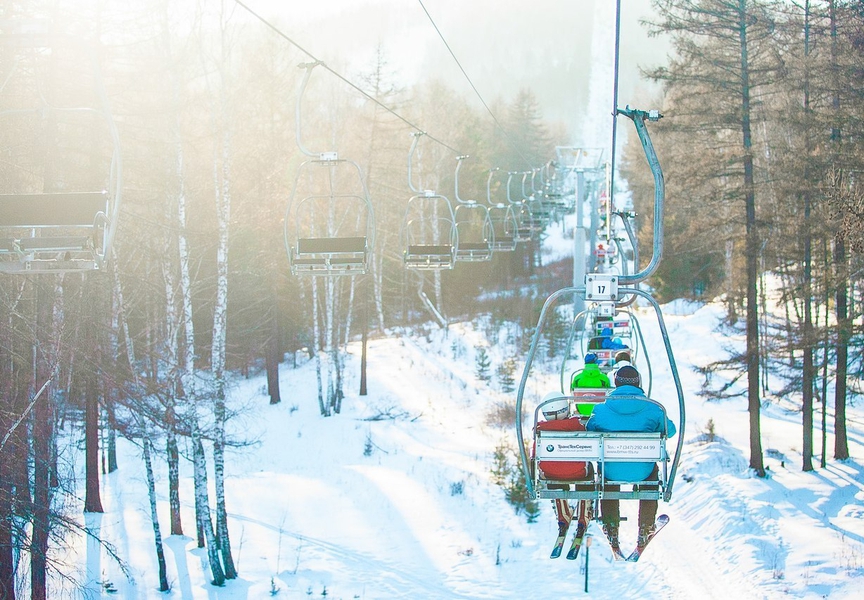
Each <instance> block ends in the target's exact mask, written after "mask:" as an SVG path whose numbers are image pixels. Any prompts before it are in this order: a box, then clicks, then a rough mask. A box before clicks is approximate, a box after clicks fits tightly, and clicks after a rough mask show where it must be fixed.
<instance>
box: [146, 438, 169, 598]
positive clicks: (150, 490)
mask: <svg viewBox="0 0 864 600" xmlns="http://www.w3.org/2000/svg"><path fill="white" fill-rule="evenodd" d="M141 442H142V446H143V447H144V467H145V469H146V470H147V496H148V498H149V499H150V522H151V523H153V537H154V539H155V543H156V563H157V564H158V565H159V591H160V592H167V591H168V590H169V589H171V588H170V586H169V585H168V570H167V568H166V565H165V549H164V548H163V546H162V531H161V530H160V528H159V513H158V512H157V511H156V482H155V480H154V478H153V463H152V461H151V460H150V440H149V439H148V432H147V427H146V426H143V427H142V429H141Z"/></svg>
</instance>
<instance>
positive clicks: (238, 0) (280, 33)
mask: <svg viewBox="0 0 864 600" xmlns="http://www.w3.org/2000/svg"><path fill="white" fill-rule="evenodd" d="M234 2H236V3H237V5H238V6H240V7H242V8H244V9H245V10H246V12H248V13H249V14H250V15H252V16H253V17H255V18H256V19H258V20H259V21H261V22H262V23H263V24H264V25H266V26H267V27H269V28H270V29H271V30H272V31H273V32H274V33H276V35H278V36H279V37H281V38H282V39H284V40H285V41H287V42H289V43H290V44H292V45H293V46H294V47H296V48H297V49H298V50H300V51H301V52H303V53H304V54H306V55H307V56H308V57H309V58H311V59H312V60H313V61H314V62H317V63H318V64H319V66H321V67H322V68H324V69H326V70H327V71H329V72H330V73H332V74H333V75H334V76H336V77H337V78H338V79H340V80H341V81H343V82H344V83H345V84H346V85H348V86H349V87H351V88H353V89H354V90H356V91H358V92H359V93H360V94H361V95H363V96H364V97H365V98H366V99H368V100H371V101H372V102H374V103H375V104H377V105H378V106H380V107H381V108H383V109H384V110H386V111H387V112H389V113H390V114H391V115H393V116H394V117H396V118H397V119H399V120H400V121H402V122H403V123H405V124H406V125H408V126H409V127H411V128H412V129H415V130H417V131H418V132H422V133H425V134H426V137H428V138H429V139H430V140H432V141H434V142H436V143H438V144H441V145H442V146H444V147H445V148H447V149H448V150H450V151H452V152H454V153H455V154H457V155H460V156H461V155H462V152H460V151H459V150H457V149H456V148H454V147H453V146H451V145H450V144H447V143H446V142H443V141H442V140H439V139H438V138H436V137H435V136H433V135H430V134H429V133H428V132H426V131H425V130H424V129H423V128H422V127H419V126H418V125H415V124H414V123H412V122H411V121H409V120H408V119H406V118H405V117H403V116H402V115H400V114H399V113H397V112H396V111H395V110H393V109H392V108H390V107H389V106H387V105H386V104H384V103H383V102H381V101H380V100H378V99H377V98H375V97H374V96H372V95H370V94H369V93H368V92H366V91H365V90H363V89H362V88H360V87H359V86H357V85H355V84H354V83H353V82H352V81H350V80H349V79H347V78H346V77H344V76H343V75H342V74H340V73H339V72H337V71H334V70H333V69H332V68H331V67H329V66H328V65H327V63H325V62H324V61H322V60H321V59H319V58H317V57H316V56H315V55H314V54H312V53H311V52H309V51H308V50H307V49H306V48H304V47H303V46H301V45H300V44H298V43H297V42H295V41H294V40H293V39H291V38H290V37H288V35H287V34H285V32H283V31H282V30H281V29H279V28H278V27H276V26H275V25H274V24H273V23H271V22H270V21H268V20H267V19H265V18H264V17H262V16H261V15H259V14H258V13H257V12H255V11H254V10H252V9H251V8H250V7H249V6H248V5H247V4H246V3H244V2H243V1H242V0H234ZM523 158H524V157H523Z"/></svg>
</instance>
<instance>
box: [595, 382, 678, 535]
mask: <svg viewBox="0 0 864 600" xmlns="http://www.w3.org/2000/svg"><path fill="white" fill-rule="evenodd" d="M641 386H642V377H641V376H640V375H639V371H637V370H636V369H635V368H634V367H632V366H623V367H621V368H620V369H618V371H617V372H616V373H615V389H614V390H612V391H611V392H609V394H608V395H607V397H606V402H605V403H603V404H598V405H597V406H596V407H595V408H594V412H593V413H592V415H591V418H590V419H589V420H588V423H587V424H586V425H585V428H586V429H587V430H588V431H634V432H642V431H646V432H652V431H657V432H661V433H662V432H664V431H665V432H666V437H667V438H670V437H672V436H674V435H675V424H674V423H672V421H670V420H669V419H668V418H666V415H665V413H664V412H663V409H662V408H661V407H660V406H659V405H657V404H656V403H654V402H652V401H651V400H649V399H648V397H647V396H646V395H645V392H643V391H642V387H641ZM604 470H605V473H603V476H604V477H605V478H606V479H610V480H614V481H632V482H637V481H644V480H650V481H656V479H657V464H656V463H651V462H620V463H618V462H616V463H605V464H604ZM616 487H617V486H609V488H608V489H610V490H613V489H616ZM619 509H620V506H619V501H618V500H601V501H600V513H601V518H602V520H603V531H604V532H605V533H606V536H607V537H608V538H609V543H610V545H612V546H613V547H617V546H618V525H619V523H620V520H621V518H620V512H619ZM656 516H657V501H656V500H640V501H639V538H638V542H637V546H644V544H643V542H644V540H645V539H646V538H647V537H648V535H650V533H651V532H652V529H653V527H654V519H655V517H656Z"/></svg>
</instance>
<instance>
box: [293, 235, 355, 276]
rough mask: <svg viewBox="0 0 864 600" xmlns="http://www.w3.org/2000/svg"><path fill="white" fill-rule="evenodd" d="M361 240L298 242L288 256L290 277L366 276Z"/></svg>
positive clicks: (343, 239) (309, 240)
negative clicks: (291, 274) (298, 275)
mask: <svg viewBox="0 0 864 600" xmlns="http://www.w3.org/2000/svg"><path fill="white" fill-rule="evenodd" d="M366 250H367V248H366V238H365V237H332V238H299V239H298V240H297V249H296V252H294V253H293V255H292V257H291V258H292V260H291V267H292V270H293V272H294V273H307V274H313V275H357V274H362V273H365V272H366V268H367V258H368V253H367V251H366Z"/></svg>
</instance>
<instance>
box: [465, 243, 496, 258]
mask: <svg viewBox="0 0 864 600" xmlns="http://www.w3.org/2000/svg"><path fill="white" fill-rule="evenodd" d="M491 257H492V247H491V245H490V244H488V243H485V242H484V243H479V242H459V245H458V246H457V247H456V260H461V261H481V260H489V259H490V258H491Z"/></svg>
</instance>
